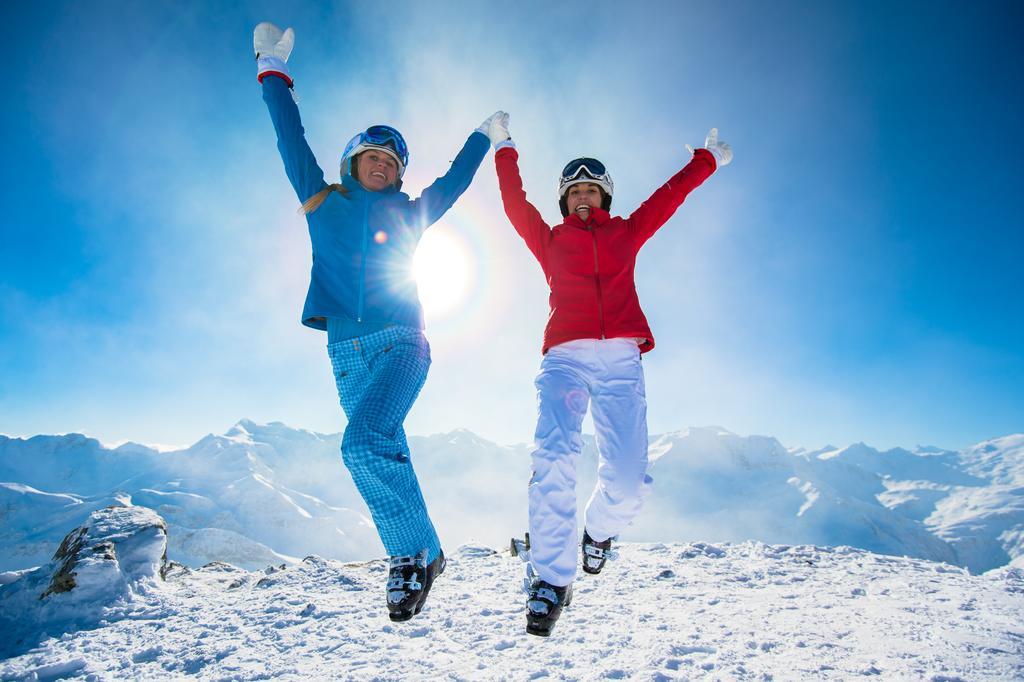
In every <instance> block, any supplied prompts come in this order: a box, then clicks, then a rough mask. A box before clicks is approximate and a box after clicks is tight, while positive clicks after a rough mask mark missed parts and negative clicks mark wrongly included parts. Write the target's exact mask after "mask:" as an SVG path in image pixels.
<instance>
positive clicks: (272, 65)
mask: <svg viewBox="0 0 1024 682" xmlns="http://www.w3.org/2000/svg"><path fill="white" fill-rule="evenodd" d="M294 46H295V31H294V30H292V29H290V28H289V29H286V30H284V31H282V30H281V29H279V28H278V27H277V26H275V25H273V24H272V23H270V22H269V21H264V22H262V23H259V24H257V25H256V28H255V29H253V32H252V48H253V50H255V51H256V69H257V75H256V79H257V80H259V81H260V82H261V83H262V82H263V77H264V76H265V75H267V74H270V73H272V74H274V75H277V76H281V77H282V78H284V80H285V82H287V83H288V86H289V87H291V85H292V78H291V76H290V75H288V66H287V65H286V64H285V62H287V61H288V55H290V54H291V53H292V48H293V47H294Z"/></svg>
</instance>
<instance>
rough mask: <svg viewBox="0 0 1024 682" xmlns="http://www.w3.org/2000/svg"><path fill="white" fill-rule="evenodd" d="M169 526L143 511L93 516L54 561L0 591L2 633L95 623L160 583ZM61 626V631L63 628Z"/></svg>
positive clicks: (109, 509)
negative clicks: (49, 624)
mask: <svg viewBox="0 0 1024 682" xmlns="http://www.w3.org/2000/svg"><path fill="white" fill-rule="evenodd" d="M166 567H167V525H166V524H165V523H164V520H163V519H161V518H160V517H159V516H158V515H157V514H156V513H155V512H154V511H152V510H151V509H146V508H145V507H131V506H122V507H107V508H105V509H100V510H97V511H94V512H93V513H92V514H90V515H89V517H88V519H87V520H86V522H85V523H84V524H83V525H82V526H79V527H78V528H75V529H74V530H72V531H71V532H70V533H68V534H67V535H66V536H65V537H64V540H63V542H61V543H60V547H59V548H58V549H57V551H56V553H55V554H54V555H53V558H52V559H51V560H50V561H49V562H48V563H46V564H44V565H43V566H40V567H39V568H37V569H35V570H33V571H26V572H24V573H23V574H21V575H16V576H13V579H12V580H10V581H5V582H8V584H6V585H4V586H3V587H2V588H0V629H3V630H4V631H5V632H17V631H19V630H24V629H25V628H28V629H32V628H34V627H42V628H44V629H45V627H46V625H47V624H48V623H60V624H65V623H74V624H84V623H89V622H92V621H95V620H98V619H99V618H100V617H101V616H102V614H103V612H104V611H105V610H106V609H108V608H110V607H111V606H112V605H114V604H117V603H121V604H123V603H125V602H130V601H131V599H132V598H133V597H134V595H136V594H138V593H140V592H146V591H147V590H150V589H152V588H154V587H156V586H157V585H159V583H160V582H162V581H163V577H164V571H165V569H166ZM60 627H63V625H61V626H60Z"/></svg>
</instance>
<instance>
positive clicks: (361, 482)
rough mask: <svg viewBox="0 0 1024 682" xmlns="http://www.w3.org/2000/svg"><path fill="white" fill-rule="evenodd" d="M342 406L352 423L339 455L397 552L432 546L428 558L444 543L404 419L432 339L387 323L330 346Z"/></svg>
mask: <svg viewBox="0 0 1024 682" xmlns="http://www.w3.org/2000/svg"><path fill="white" fill-rule="evenodd" d="M327 352H328V354H329V355H330V357H331V365H332V366H333V368H334V378H335V381H336V383H337V385H338V396H339V397H340V398H341V407H342V409H343V410H344V411H345V415H346V416H347V417H348V427H347V428H346V429H345V436H344V438H343V439H342V442H341V458H342V460H343V461H344V462H345V466H346V467H348V470H349V472H350V473H351V474H352V479H353V480H354V481H355V484H356V488H358V489H359V493H360V494H361V495H362V496H363V500H364V501H365V502H366V506H367V507H369V508H370V515H371V516H372V517H373V522H374V524H376V526H377V533H378V534H379V535H380V539H381V542H382V543H383V544H384V548H385V549H386V550H387V552H388V554H390V555H391V556H406V555H413V554H416V553H418V552H419V551H420V550H421V549H423V548H424V547H425V548H427V554H428V556H427V561H428V562H430V561H433V560H434V559H435V558H436V557H437V556H438V554H440V552H441V542H440V540H439V539H438V537H437V532H436V531H435V530H434V524H433V523H431V521H430V516H429V515H428V514H427V505H426V503H425V502H424V501H423V493H422V491H421V490H420V485H419V481H418V480H417V479H416V472H415V471H414V470H413V467H412V461H411V460H410V459H409V444H408V442H407V441H406V438H405V430H404V429H403V428H402V422H404V421H405V416H406V415H407V414H408V413H409V410H410V409H411V408H412V404H413V403H414V402H415V401H416V396H418V395H419V392H420V389H421V388H423V383H424V382H425V381H426V378H427V370H428V369H429V368H430V345H429V344H428V343H427V339H426V338H425V337H424V336H423V333H422V332H421V331H420V330H418V329H415V328H412V327H388V328H386V329H382V330H381V331H379V332H374V333H373V334H367V335H365V336H360V337H356V338H354V339H345V340H344V341H337V342H335V343H331V344H328V346H327Z"/></svg>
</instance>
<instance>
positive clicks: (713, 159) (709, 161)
mask: <svg viewBox="0 0 1024 682" xmlns="http://www.w3.org/2000/svg"><path fill="white" fill-rule="evenodd" d="M690 151H691V152H693V158H692V159H691V160H690V162H689V163H688V164H686V166H684V167H683V169H682V170H681V171H679V172H678V173H676V174H675V175H673V176H672V177H671V178H670V179H669V181H668V182H666V183H665V184H664V185H662V186H661V187H659V188H658V189H657V190H655V192H654V194H652V195H651V197H650V198H649V199H648V200H647V201H645V202H643V203H642V204H640V207H639V208H637V209H636V210H635V211H633V213H632V214H630V216H629V218H628V219H627V225H628V226H629V229H630V230H631V231H633V233H634V235H635V237H636V244H637V248H639V247H640V246H642V245H643V244H644V243H645V242H646V241H647V240H648V239H650V238H651V237H652V236H653V235H654V233H655V232H657V231H658V229H659V228H660V227H661V226H662V225H664V224H665V223H666V222H668V219H669V218H671V217H672V214H674V213H675V212H676V209H678V208H679V206H680V205H681V204H682V203H683V201H684V200H685V199H686V196H687V195H688V194H689V193H690V192H692V191H693V190H694V189H696V188H697V187H699V186H700V185H701V184H702V183H703V182H704V181H705V180H707V179H708V178H709V177H711V174H712V173H714V172H715V170H716V169H717V168H719V167H720V166H724V165H726V164H728V163H729V162H730V161H732V148H731V147H729V145H728V144H726V143H724V142H719V141H718V129H717V128H712V129H711V133H709V134H708V137H707V140H706V141H705V145H704V147H703V148H701V149H697V150H693V149H690Z"/></svg>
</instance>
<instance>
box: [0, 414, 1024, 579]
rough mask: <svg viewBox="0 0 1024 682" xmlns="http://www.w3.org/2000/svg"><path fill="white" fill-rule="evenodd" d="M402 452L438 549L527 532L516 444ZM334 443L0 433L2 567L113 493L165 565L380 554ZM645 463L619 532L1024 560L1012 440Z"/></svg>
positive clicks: (1019, 449)
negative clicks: (109, 443)
mask: <svg viewBox="0 0 1024 682" xmlns="http://www.w3.org/2000/svg"><path fill="white" fill-rule="evenodd" d="M411 444H412V448H413V461H414V462H415V465H416V469H417V472H418V473H419V475H420V479H421V482H422V485H423V488H424V494H425V497H426V499H427V501H428V504H429V505H430V508H431V511H432V515H433V517H434V520H435V523H436V524H437V526H438V530H439V532H440V534H441V538H442V541H443V543H444V545H445V546H447V547H455V546H458V545H460V544H463V543H466V542H470V541H479V542H483V543H486V544H489V545H492V546H498V545H500V544H502V543H503V542H505V541H506V539H507V538H508V537H509V536H510V535H513V534H516V535H519V534H521V533H522V531H523V530H524V529H525V527H526V520H527V519H526V483H527V481H528V479H529V474H530V456H529V452H530V448H529V446H527V445H519V446H513V447H505V446H500V445H497V444H494V443H491V442H489V441H486V440H484V439H482V438H480V437H478V436H476V435H474V434H472V433H471V432H469V431H465V430H458V431H454V432H452V433H448V434H438V435H434V436H429V437H413V438H411ZM585 444H586V447H585V449H584V453H583V455H582V458H581V462H580V466H579V472H580V483H579V496H578V498H579V504H580V506H582V505H583V504H584V503H585V502H586V499H587V497H588V495H589V491H590V489H591V487H592V485H593V482H594V478H595V474H596V457H597V455H596V448H595V446H594V442H593V439H592V438H587V439H585ZM339 445H340V435H339V434H332V435H323V434H317V433H312V432H309V431H305V430H299V429H293V428H290V427H288V426H286V425H284V424H280V423H271V424H255V423H253V422H250V421H248V420H243V421H241V422H239V423H238V424H237V425H235V426H234V427H233V428H232V429H230V430H229V431H228V432H227V433H225V434H224V435H220V436H215V435H210V436H207V437H205V438H203V439H202V440H200V441H199V442H198V443H196V444H195V445H193V446H192V447H190V448H187V449H183V450H179V451H176V452H158V451H156V450H153V449H150V448H147V447H145V446H140V445H134V444H129V445H124V446H121V447H119V448H115V449H108V448H105V447H103V446H102V445H101V444H100V443H98V442H97V441H95V440H92V439H89V438H86V437H85V436H81V435H77V434H73V435H69V436H37V437H35V438H31V439H28V440H21V439H11V438H6V437H3V436H0V570H15V569H21V568H26V567H29V566H34V565H39V564H41V563H44V562H45V561H47V560H49V558H50V556H49V553H50V552H52V549H49V547H50V546H51V545H53V544H54V543H56V542H59V541H60V538H61V537H62V535H63V533H65V532H66V530H67V528H68V527H72V526H74V525H77V524H79V523H81V521H82V520H83V519H84V518H85V517H86V516H88V514H89V513H90V512H91V511H93V510H94V509H98V508H101V507H104V506H107V505H108V504H111V503H114V502H118V501H121V502H131V503H134V504H138V505H143V506H147V507H150V508H152V509H154V510H156V511H158V512H159V513H160V514H161V515H162V516H163V517H164V518H165V519H166V521H167V523H168V527H169V530H170V533H169V549H168V551H169V553H170V556H171V558H172V559H174V560H176V561H180V562H182V563H185V564H188V565H192V566H200V565H202V564H204V563H207V562H209V561H214V560H221V561H230V562H231V563H234V564H237V565H240V566H243V567H246V568H250V569H254V568H258V567H261V566H264V565H266V564H267V563H281V562H286V563H294V562H297V561H298V560H299V559H300V558H301V557H304V556H306V555H308V554H317V555H319V556H324V557H328V558H331V559H336V560H358V559H369V558H373V557H377V556H380V555H381V554H382V553H383V548H382V547H381V546H380V543H379V541H378V540H377V537H376V534H375V532H374V531H373V528H372V525H371V523H370V521H369V519H368V513H367V511H366V508H365V506H364V505H363V503H362V500H361V499H360V497H359V495H358V494H357V493H356V491H355V488H354V486H353V485H352V481H351V479H350V477H349V476H348V474H347V472H346V471H345V469H344V467H343V465H342V464H341V461H340V457H339V454H338V451H339ZM651 457H652V461H653V464H652V467H651V474H652V476H653V477H654V479H655V487H654V493H653V495H652V496H651V497H650V498H649V501H648V504H647V507H646V509H645V511H644V513H643V514H642V515H641V517H640V518H639V519H638V520H637V522H636V523H635V525H634V527H633V528H631V529H630V530H629V532H628V533H627V534H625V535H624V537H623V539H624V540H631V541H650V542H655V541H715V542H742V541H746V540H759V541H763V542H771V543H784V544H815V545H823V546H838V545H850V546H855V547H860V548H864V549H869V550H872V551H874V552H879V553H884V554H893V555H908V556H914V557H918V558H925V559H932V560H937V561H945V562H948V563H953V564H957V565H960V566H965V567H968V568H970V569H971V570H972V571H975V572H981V571H985V570H988V569H991V568H994V567H997V566H1002V565H1006V564H1009V563H1011V561H1014V560H1015V559H1016V560H1020V557H1022V556H1024V435H1016V436H1007V437H1005V438H1000V439H995V440H991V441H986V442H985V443H980V444H978V445H976V446H974V447H972V448H969V449H968V450H965V451H963V452H951V451H945V450H941V449H938V448H918V449H917V450H915V451H908V450H903V449H894V450H889V451H878V450H875V449H873V448H871V447H869V446H867V445H864V444H863V443H857V444H854V445H851V446H849V447H846V448H833V447H828V448H823V449H821V450H816V451H806V450H803V449H792V450H790V449H787V448H785V447H784V446H783V445H782V444H780V443H779V442H778V441H777V440H776V439H774V438H770V437H765V436H746V437H744V436H738V435H736V434H733V433H730V432H729V431H727V430H725V429H722V428H718V427H708V428H691V429H685V430H683V431H678V432H673V433H668V434H663V435H660V436H655V437H653V438H652V445H651ZM1015 565H1017V564H1015Z"/></svg>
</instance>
